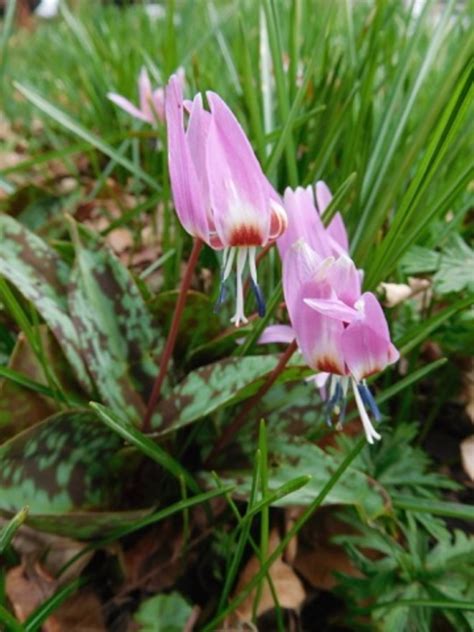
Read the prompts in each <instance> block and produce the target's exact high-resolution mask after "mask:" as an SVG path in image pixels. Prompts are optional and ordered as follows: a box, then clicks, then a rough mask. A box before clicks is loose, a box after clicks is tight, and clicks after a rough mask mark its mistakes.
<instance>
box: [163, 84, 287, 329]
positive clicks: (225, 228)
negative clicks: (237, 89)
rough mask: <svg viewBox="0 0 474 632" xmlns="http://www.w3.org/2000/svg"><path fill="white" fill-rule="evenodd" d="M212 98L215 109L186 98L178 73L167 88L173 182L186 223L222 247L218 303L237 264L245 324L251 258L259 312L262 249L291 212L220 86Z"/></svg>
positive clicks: (239, 314)
mask: <svg viewBox="0 0 474 632" xmlns="http://www.w3.org/2000/svg"><path fill="white" fill-rule="evenodd" d="M206 98H207V102H208V104H209V110H207V109H205V108H204V106H203V100H202V96H201V94H197V95H196V96H195V97H194V99H193V100H192V101H186V102H184V101H183V95H182V86H181V82H180V81H179V79H178V77H176V76H175V75H174V76H172V77H171V79H170V81H169V84H168V86H167V88H166V106H165V110H166V124H167V129H168V162H169V172H170V179H171V188H172V191H173V199H174V204H175V208H176V212H177V214H178V217H179V220H180V222H181V224H182V225H183V227H184V229H185V230H186V231H187V232H188V233H189V234H191V235H193V236H195V237H199V238H200V239H202V240H203V241H204V242H205V243H207V244H208V245H209V246H211V248H214V249H215V250H223V268H222V286H221V295H220V299H219V301H220V300H223V297H224V295H225V284H226V281H227V279H228V278H229V276H230V273H231V271H232V268H233V266H234V262H236V269H237V306H236V313H235V315H234V316H233V318H232V321H233V322H234V323H235V324H236V325H239V324H240V323H241V322H247V319H246V318H245V315H244V295H243V283H242V277H243V273H244V269H245V266H246V264H247V262H248V267H249V271H250V277H251V281H252V287H253V290H254V293H255V296H256V298H257V302H258V305H259V312H260V313H263V312H264V302H263V297H262V294H261V291H260V288H259V286H258V283H257V272H256V265H255V256H256V249H257V247H258V246H265V245H266V244H267V243H268V242H269V241H270V240H274V239H276V238H277V237H279V236H280V235H281V234H282V233H283V231H284V230H285V227H286V213H285V211H284V209H283V207H282V206H281V204H280V202H279V199H278V196H277V195H276V193H275V192H274V191H273V189H272V187H271V185H270V183H269V182H268V180H267V179H266V177H265V176H264V174H263V172H262V169H261V167H260V164H259V162H258V160H257V158H256V156H255V154H254V152H253V149H252V147H251V145H250V143H249V141H248V139H247V137H246V135H245V133H244V131H243V129H242V128H241V126H240V125H239V123H238V121H237V119H236V118H235V116H234V114H233V113H232V112H231V110H230V109H229V108H228V107H227V105H226V104H225V103H224V101H223V100H222V99H221V98H220V97H219V96H218V95H217V94H215V93H214V92H206ZM185 111H187V112H188V113H189V117H188V120H187V125H185Z"/></svg>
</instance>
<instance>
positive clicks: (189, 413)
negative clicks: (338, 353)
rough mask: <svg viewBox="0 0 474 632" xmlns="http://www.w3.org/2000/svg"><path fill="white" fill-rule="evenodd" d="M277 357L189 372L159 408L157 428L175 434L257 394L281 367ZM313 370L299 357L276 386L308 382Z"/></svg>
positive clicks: (230, 362)
mask: <svg viewBox="0 0 474 632" xmlns="http://www.w3.org/2000/svg"><path fill="white" fill-rule="evenodd" d="M278 359H279V356H278V355H277V354H268V355H258V356H248V357H245V358H227V359H225V360H220V361H219V362H214V363H213V364H209V365H208V366H204V367H201V368H199V369H197V370H195V371H192V372H191V373H189V374H188V375H187V376H186V377H185V378H184V379H183V380H182V381H181V382H180V383H179V384H178V385H177V386H176V387H175V388H174V389H173V391H172V392H171V393H170V394H169V396H168V397H166V398H165V399H163V400H162V401H161V402H160V404H159V405H158V407H157V411H156V413H155V415H154V417H153V429H154V431H155V432H158V433H159V434H163V433H166V432H171V431H173V430H176V429H177V428H181V427H182V426H185V425H187V424H190V423H193V422H195V421H197V420H198V419H202V418H203V417H206V416H207V415H210V414H212V413H214V412H216V411H217V410H220V409H221V408H224V407H227V406H230V405H233V404H237V403H239V402H241V401H243V400H245V399H248V398H249V397H251V396H252V395H254V394H255V393H256V392H257V391H258V389H259V388H260V386H261V385H262V384H263V383H264V381H265V378H266V377H267V376H268V375H269V373H270V372H271V371H272V370H273V369H274V368H275V367H276V365H277V364H278ZM309 373H310V372H309V370H308V369H307V367H306V366H304V365H303V360H302V359H301V357H300V356H299V355H296V356H295V357H294V359H293V360H292V361H290V362H289V363H288V366H287V367H286V368H285V369H284V370H283V371H282V373H281V374H280V375H279V377H278V379H277V382H276V384H279V383H284V382H286V381H294V380H300V379H304V378H305V377H306V376H308V375H309Z"/></svg>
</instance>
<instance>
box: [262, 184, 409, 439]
mask: <svg viewBox="0 0 474 632" xmlns="http://www.w3.org/2000/svg"><path fill="white" fill-rule="evenodd" d="M330 199H331V194H330V192H329V189H328V188H327V187H326V185H325V184H324V183H318V184H317V185H316V200H317V203H318V207H319V209H320V212H321V213H323V212H324V210H325V208H326V207H327V205H328V204H329V202H330ZM284 204H285V208H286V211H287V214H288V229H287V231H286V233H285V235H283V237H281V238H280V239H279V240H278V247H279V250H280V253H281V254H282V258H283V290H284V295H285V301H286V306H287V309H288V314H289V317H290V322H291V325H292V327H291V329H290V328H288V327H287V326H281V325H277V326H275V327H269V328H268V329H267V330H266V331H265V332H264V335H263V337H262V341H263V342H278V341H280V342H288V340H290V339H294V338H296V340H297V342H298V346H299V348H300V351H301V353H302V354H303V356H304V358H305V360H306V362H307V364H308V366H310V367H311V368H313V369H314V370H315V371H321V372H322V374H320V375H319V376H318V384H319V385H320V386H321V385H322V384H323V383H326V382H327V383H328V384H329V389H328V413H329V415H330V416H331V415H332V413H336V414H339V413H341V410H343V409H344V406H345V398H346V394H347V390H348V387H349V384H351V385H352V388H353V391H354V397H355V400H356V404H357V407H358V409H359V414H360V417H361V420H362V423H363V426H364V430H365V433H366V436H367V440H368V441H369V443H373V441H374V439H380V435H379V434H378V433H377V432H376V431H375V429H374V428H373V426H372V424H371V422H370V419H369V416H368V414H367V411H366V407H368V408H369V409H370V411H371V413H372V414H373V416H374V417H375V418H376V419H378V418H379V417H380V413H379V411H378V408H377V405H376V403H375V400H374V398H373V397H372V395H371V393H370V391H369V389H368V387H367V384H366V382H365V379H366V378H367V377H368V376H370V375H373V374H375V373H378V372H379V371H382V370H383V369H384V368H385V367H386V366H387V365H389V364H392V363H393V362H395V361H396V360H397V359H398V357H399V354H398V351H397V350H396V348H395V347H394V345H393V344H392V342H391V340H390V333H389V330H388V325H387V322H386V320H385V316H384V313H383V311H382V308H381V306H380V304H379V302H378V300H377V298H376V297H375V296H374V294H372V293H371V292H365V293H363V294H362V293H361V273H360V271H359V270H357V268H356V267H355V265H354V262H353V261H352V260H351V259H350V257H349V255H348V254H347V250H348V242H347V234H346V230H345V227H344V223H343V220H342V218H341V216H340V215H339V214H337V215H335V217H334V218H333V220H332V222H331V223H330V224H329V226H328V228H325V227H324V225H323V223H322V221H321V218H320V214H319V213H318V211H317V210H316V207H315V205H314V202H313V199H312V190H311V188H308V189H301V188H299V189H296V190H295V191H292V190H291V189H287V190H286V191H285V196H284Z"/></svg>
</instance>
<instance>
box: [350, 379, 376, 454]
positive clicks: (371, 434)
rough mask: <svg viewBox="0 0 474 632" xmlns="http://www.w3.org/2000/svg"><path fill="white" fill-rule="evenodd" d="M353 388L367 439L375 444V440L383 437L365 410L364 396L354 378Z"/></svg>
mask: <svg viewBox="0 0 474 632" xmlns="http://www.w3.org/2000/svg"><path fill="white" fill-rule="evenodd" d="M352 389H353V391H354V397H355V401H356V404H357V409H358V411H359V415H360V419H361V421H362V425H363V426H364V432H365V436H366V438H367V441H368V442H369V443H370V444H373V443H374V440H375V441H379V440H380V439H381V438H382V437H381V436H380V435H379V433H378V432H377V431H376V430H375V428H374V427H373V425H372V422H371V421H370V419H369V415H368V414H367V411H366V410H365V407H364V402H363V401H362V397H361V396H360V393H359V389H358V388H357V382H356V381H355V380H354V379H353V380H352Z"/></svg>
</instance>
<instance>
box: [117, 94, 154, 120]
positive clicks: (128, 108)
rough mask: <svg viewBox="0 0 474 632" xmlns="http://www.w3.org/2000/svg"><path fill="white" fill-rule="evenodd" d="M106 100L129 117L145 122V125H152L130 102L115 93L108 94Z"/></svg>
mask: <svg viewBox="0 0 474 632" xmlns="http://www.w3.org/2000/svg"><path fill="white" fill-rule="evenodd" d="M107 98H108V99H110V100H111V101H112V102H113V103H115V105H118V106H119V108H121V109H122V110H124V111H125V112H127V114H130V115H131V116H133V117H135V118H138V119H140V120H141V121H145V122H146V123H152V122H153V121H152V120H150V118H149V117H148V116H146V114H144V113H143V112H142V111H141V110H139V109H138V108H137V107H136V106H135V105H133V103H132V102H131V101H129V100H128V99H126V98H125V97H123V96H122V95H121V94H116V93H115V92H108V93H107Z"/></svg>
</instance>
